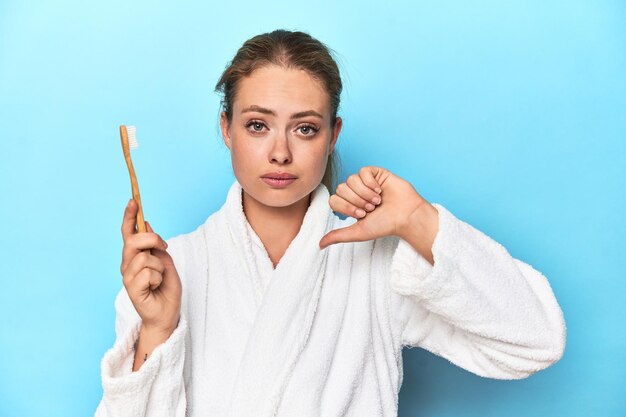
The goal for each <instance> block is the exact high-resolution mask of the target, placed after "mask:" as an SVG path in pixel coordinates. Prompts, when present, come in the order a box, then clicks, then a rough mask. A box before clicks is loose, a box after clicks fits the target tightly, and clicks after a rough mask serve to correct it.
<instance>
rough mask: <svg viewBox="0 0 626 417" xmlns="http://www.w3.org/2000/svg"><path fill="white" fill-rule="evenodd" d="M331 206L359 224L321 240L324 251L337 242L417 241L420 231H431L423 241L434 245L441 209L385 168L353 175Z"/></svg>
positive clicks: (331, 199) (339, 188)
mask: <svg viewBox="0 0 626 417" xmlns="http://www.w3.org/2000/svg"><path fill="white" fill-rule="evenodd" d="M377 199H378V200H377ZM329 203H330V207H331V208H332V209H333V211H335V212H338V213H341V214H344V215H346V216H351V217H354V218H356V219H357V222H356V223H354V224H353V225H351V226H348V227H344V228H341V229H335V230H332V231H330V232H329V233H327V234H326V235H325V236H324V237H323V238H322V240H320V247H321V248H322V249H323V248H325V247H327V246H329V245H332V244H334V243H340V242H362V241H366V240H373V239H377V238H380V237H385V236H399V237H401V238H405V237H406V238H409V235H411V234H412V233H413V236H411V240H415V238H416V236H414V232H416V231H418V232H420V231H429V232H430V233H429V235H425V236H421V237H419V238H420V239H421V240H423V241H424V243H428V241H430V242H431V243H432V240H434V234H436V231H437V209H436V208H435V207H433V206H432V205H431V204H430V203H429V202H428V201H426V199H424V198H423V197H422V196H421V195H420V194H419V193H418V192H417V191H416V190H415V188H413V186H412V185H411V183H409V182H408V181H405V180H403V179H402V178H400V177H398V176H396V175H394V174H392V173H391V172H389V171H388V170H386V169H384V168H379V167H373V166H366V167H363V168H361V169H360V170H359V173H358V174H353V175H350V176H349V177H348V179H347V180H346V182H344V183H341V184H339V185H338V186H337V190H336V194H333V195H331V196H330V201H329ZM426 226H428V227H426ZM421 234H425V233H421ZM421 246H424V245H421ZM426 246H427V245H426Z"/></svg>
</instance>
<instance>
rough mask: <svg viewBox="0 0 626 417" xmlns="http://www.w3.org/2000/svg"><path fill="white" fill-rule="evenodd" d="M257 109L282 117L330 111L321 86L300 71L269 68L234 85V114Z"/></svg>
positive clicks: (255, 72)
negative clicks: (269, 110)
mask: <svg viewBox="0 0 626 417" xmlns="http://www.w3.org/2000/svg"><path fill="white" fill-rule="evenodd" d="M250 105H258V106H261V107H265V108H269V109H272V110H275V111H276V112H277V113H278V114H279V115H280V114H281V113H292V112H294V111H302V110H316V111H317V112H319V113H321V114H326V112H328V111H329V106H330V103H329V99H328V94H327V93H326V90H325V89H324V86H323V84H322V83H321V82H320V81H318V80H317V79H315V78H313V77H312V76H311V75H310V74H309V73H308V72H306V71H304V70H301V69H292V68H283V67H279V66H276V65H269V66H265V67H261V68H259V69H256V70H254V71H253V72H252V74H250V75H249V76H247V77H244V78H242V79H241V80H240V81H239V83H238V85H237V93H236V95H235V101H234V103H233V110H234V112H235V113H239V112H241V110H242V109H244V108H246V107H248V106H250Z"/></svg>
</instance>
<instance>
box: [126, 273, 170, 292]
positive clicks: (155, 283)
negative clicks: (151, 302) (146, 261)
mask: <svg viewBox="0 0 626 417" xmlns="http://www.w3.org/2000/svg"><path fill="white" fill-rule="evenodd" d="M162 282H163V274H160V273H158V272H157V271H155V270H154V269H150V268H144V269H142V270H141V271H139V273H138V274H137V276H136V277H135V278H134V279H133V280H132V281H131V282H130V283H129V285H127V287H126V291H127V292H128V294H129V295H130V294H140V293H144V292H145V291H146V290H148V289H149V290H150V291H154V290H156V289H157V288H159V286H160V285H161V283H162Z"/></svg>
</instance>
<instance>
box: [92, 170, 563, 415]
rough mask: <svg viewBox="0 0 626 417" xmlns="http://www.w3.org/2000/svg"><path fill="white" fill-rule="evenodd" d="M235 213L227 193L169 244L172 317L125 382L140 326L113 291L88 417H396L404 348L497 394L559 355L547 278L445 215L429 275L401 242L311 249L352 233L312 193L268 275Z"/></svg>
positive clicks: (323, 196)
mask: <svg viewBox="0 0 626 417" xmlns="http://www.w3.org/2000/svg"><path fill="white" fill-rule="evenodd" d="M241 199H242V189H241V186H240V185H239V183H237V182H235V183H234V184H233V185H232V187H231V188H230V190H229V192H228V196H227V199H226V202H225V204H224V205H223V206H222V208H221V209H220V210H218V211H217V212H215V213H214V214H212V215H211V216H210V217H209V218H208V219H207V220H206V222H205V223H204V224H202V225H201V226H200V227H198V228H197V229H196V230H195V231H193V232H191V233H188V234H183V235H179V236H176V237H174V238H172V239H169V240H168V244H169V248H168V252H169V253H170V254H171V255H172V257H173V259H174V263H175V266H176V268H177V270H178V272H179V275H180V277H181V280H182V285H183V296H182V297H183V298H182V307H181V318H180V321H179V323H178V327H177V328H176V329H175V330H174V332H173V333H172V335H171V336H170V337H169V338H168V339H167V340H166V341H165V342H164V343H162V344H161V345H159V346H157V347H156V348H155V349H154V351H153V353H152V355H151V356H149V357H148V360H147V361H146V362H145V363H144V364H143V365H142V367H141V369H140V370H138V371H137V372H134V373H133V372H132V363H133V359H134V352H133V344H134V342H135V340H136V339H137V336H138V333H139V329H140V326H141V322H140V318H139V316H138V315H137V313H136V311H135V309H134V307H133V305H132V303H131V302H130V299H129V297H128V294H127V293H126V291H125V289H123V288H122V290H121V291H120V293H119V294H118V297H117V298H116V301H115V308H116V314H117V315H116V335H117V339H116V341H115V344H114V346H113V347H112V348H111V349H110V350H108V351H107V352H106V353H105V355H104V357H103V359H102V363H101V368H102V387H103V396H102V400H101V402H100V404H99V406H98V408H97V411H96V416H98V417H105V416H108V417H113V416H151V417H160V416H163V417H172V416H177V417H183V416H193V417H200V416H211V417H217V416H220V417H221V416H228V417H252V416H254V417H268V416H282V417H287V416H289V417H293V416H323V417H331V416H332V417H339V416H359V417H368V416H386V417H391V416H396V415H397V411H398V392H399V390H400V386H401V384H402V354H401V350H402V347H403V346H419V347H422V348H424V349H427V350H429V351H431V352H433V353H435V354H437V355H440V356H442V357H444V358H446V359H448V360H449V361H450V362H452V363H454V364H456V365H458V366H460V367H462V368H464V369H466V370H468V371H470V372H473V373H475V374H477V375H480V376H484V377H490V378H498V379H518V378H524V377H527V376H529V375H531V374H532V373H534V372H537V371H539V370H541V369H544V368H546V367H548V366H550V365H551V364H553V363H554V362H556V361H557V360H559V359H560V358H561V356H562V354H563V350H564V345H565V323H564V320H563V315H562V311H561V309H560V307H559V305H558V303H557V301H556V299H555V297H554V294H553V292H552V290H551V288H550V285H549V283H548V281H547V280H546V278H545V277H544V276H543V275H542V274H541V273H540V272H538V271H536V270H535V269H533V268H532V267H531V266H530V265H528V264H526V263H524V262H522V261H519V260H517V259H515V258H512V257H511V256H510V255H509V253H508V252H507V251H506V249H505V248H504V247H503V246H501V245H500V244H499V243H497V242H495V241H494V240H492V239H491V238H489V237H488V236H486V235H485V234H483V233H482V232H480V231H478V230H477V229H475V228H473V227H472V226H470V225H469V224H467V223H465V222H463V221H461V220H459V219H457V218H456V217H455V216H453V215H452V214H451V213H450V212H449V211H448V210H446V209H445V208H444V207H443V206H442V205H440V204H434V206H435V208H436V209H437V211H438V212H439V214H438V216H439V230H438V232H437V235H436V238H435V241H434V245H433V248H432V251H433V256H434V266H433V265H431V264H430V263H428V261H426V260H425V259H424V258H423V257H422V256H421V255H420V254H419V253H418V252H416V251H415V250H414V249H413V248H412V247H411V246H410V245H409V244H408V243H407V242H406V241H404V240H401V239H399V238H397V237H386V238H381V239H376V240H372V241H367V242H358V243H340V244H335V245H331V246H329V247H328V248H326V249H324V250H320V249H319V241H320V239H321V238H322V236H323V235H324V234H326V233H327V232H328V231H330V230H331V229H334V228H339V227H345V226H348V225H350V224H352V223H354V222H355V221H356V219H353V218H347V219H345V220H341V219H340V218H338V217H337V216H336V215H335V214H334V213H333V212H332V210H331V209H330V206H329V204H328V199H329V193H328V190H327V189H326V187H324V186H323V185H320V186H319V187H317V188H316V189H315V191H314V192H313V195H312V198H311V204H310V206H309V208H308V210H307V212H306V215H305V217H304V220H303V223H302V226H301V228H300V231H299V232H298V234H297V236H296V237H295V239H294V240H293V241H292V242H291V244H290V246H289V247H288V249H287V251H286V253H285V254H284V256H283V257H282V259H281V260H280V262H279V263H278V265H277V267H276V269H274V268H273V265H272V263H271V260H270V258H269V256H268V255H267V252H265V251H259V250H258V249H259V248H258V245H259V244H260V240H259V238H258V236H256V235H255V234H254V231H253V230H252V228H250V226H249V224H248V222H247V220H246V217H245V215H244V213H243V210H242V200H241ZM261 245H262V244H261Z"/></svg>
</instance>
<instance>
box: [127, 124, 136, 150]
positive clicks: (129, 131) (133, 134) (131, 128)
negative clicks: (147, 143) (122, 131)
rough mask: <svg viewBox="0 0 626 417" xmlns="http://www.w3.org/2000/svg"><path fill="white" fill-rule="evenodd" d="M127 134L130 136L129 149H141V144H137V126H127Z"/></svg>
mask: <svg viewBox="0 0 626 417" xmlns="http://www.w3.org/2000/svg"><path fill="white" fill-rule="evenodd" d="M126 133H127V134H128V147H129V148H130V149H137V148H138V147H139V143H137V128H136V127H135V126H126Z"/></svg>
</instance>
